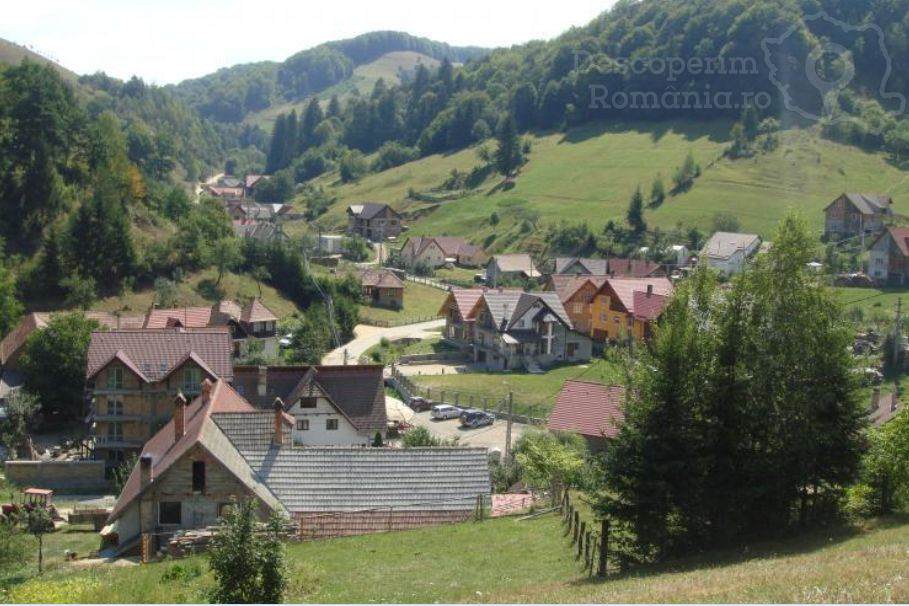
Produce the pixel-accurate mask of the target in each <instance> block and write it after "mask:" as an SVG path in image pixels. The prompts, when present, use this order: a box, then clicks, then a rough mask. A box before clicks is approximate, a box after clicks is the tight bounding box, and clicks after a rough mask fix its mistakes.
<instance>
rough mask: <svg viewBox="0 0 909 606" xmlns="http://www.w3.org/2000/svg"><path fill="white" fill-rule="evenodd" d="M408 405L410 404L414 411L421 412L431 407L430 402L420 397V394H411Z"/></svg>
mask: <svg viewBox="0 0 909 606" xmlns="http://www.w3.org/2000/svg"><path fill="white" fill-rule="evenodd" d="M408 405H409V406H410V408H411V409H413V410H414V411H416V412H422V411H424V410H429V409H430V408H432V402H430V401H429V400H427V399H426V398H421V397H420V396H413V397H412V398H410V402H408Z"/></svg>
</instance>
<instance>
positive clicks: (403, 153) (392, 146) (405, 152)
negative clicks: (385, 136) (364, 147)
mask: <svg viewBox="0 0 909 606" xmlns="http://www.w3.org/2000/svg"><path fill="white" fill-rule="evenodd" d="M419 155H420V152H419V150H418V149H417V148H415V147H407V146H406V145H401V144H400V143H397V142H396V141H389V142H388V143H386V144H384V145H383V146H382V147H380V148H379V151H378V152H377V155H376V159H375V160H374V161H373V163H372V170H374V171H376V172H378V171H382V170H387V169H389V168H394V167H395V166H400V165H402V164H406V163H408V162H410V161H412V160H416V159H417V158H418V157H419Z"/></svg>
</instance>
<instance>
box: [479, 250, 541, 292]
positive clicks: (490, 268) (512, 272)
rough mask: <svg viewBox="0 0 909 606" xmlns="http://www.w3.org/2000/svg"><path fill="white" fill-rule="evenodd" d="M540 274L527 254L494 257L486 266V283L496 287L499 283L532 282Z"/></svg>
mask: <svg viewBox="0 0 909 606" xmlns="http://www.w3.org/2000/svg"><path fill="white" fill-rule="evenodd" d="M539 277H540V272H539V271H538V270H537V268H536V266H535V265H534V264H533V259H531V258H530V255H529V254H527V253H515V254H508V255H495V256H494V257H493V258H492V259H490V260H489V263H488V264H487V265H486V283H487V284H488V285H490V286H498V285H499V282H504V281H515V280H534V279H537V278H539Z"/></svg>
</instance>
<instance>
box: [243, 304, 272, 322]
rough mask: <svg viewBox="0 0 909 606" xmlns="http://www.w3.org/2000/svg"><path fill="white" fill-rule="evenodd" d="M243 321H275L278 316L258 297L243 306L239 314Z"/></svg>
mask: <svg viewBox="0 0 909 606" xmlns="http://www.w3.org/2000/svg"><path fill="white" fill-rule="evenodd" d="M240 320H242V321H243V322H277V321H278V318H277V317H276V316H275V314H273V313H272V312H271V310H270V309H268V308H267V307H265V305H264V304H263V303H262V301H260V300H259V299H253V300H252V302H250V303H249V305H247V306H245V307H244V308H243V312H242V314H241V315H240Z"/></svg>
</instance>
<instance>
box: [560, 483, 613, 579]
mask: <svg viewBox="0 0 909 606" xmlns="http://www.w3.org/2000/svg"><path fill="white" fill-rule="evenodd" d="M559 512H560V513H561V516H562V525H563V526H565V532H564V536H565V537H568V538H570V539H571V545H572V546H573V547H574V548H575V549H576V551H575V559H576V560H578V562H580V563H581V565H582V566H583V570H584V571H585V572H586V573H587V574H588V575H590V576H593V575H594V574H595V575H596V576H598V577H605V576H606V566H607V560H608V559H609V520H607V519H603V520H600V521H599V526H600V527H599V529H595V528H594V527H593V523H591V524H590V527H588V526H587V521H586V520H582V519H581V514H580V512H579V511H578V509H577V508H576V507H575V506H574V504H573V503H572V502H571V495H570V494H569V492H568V489H567V488H566V489H565V491H564V492H563V493H562V501H561V503H560V504H559Z"/></svg>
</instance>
